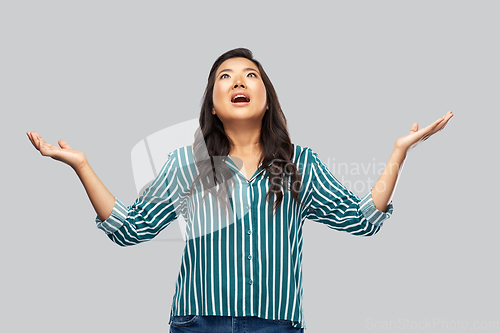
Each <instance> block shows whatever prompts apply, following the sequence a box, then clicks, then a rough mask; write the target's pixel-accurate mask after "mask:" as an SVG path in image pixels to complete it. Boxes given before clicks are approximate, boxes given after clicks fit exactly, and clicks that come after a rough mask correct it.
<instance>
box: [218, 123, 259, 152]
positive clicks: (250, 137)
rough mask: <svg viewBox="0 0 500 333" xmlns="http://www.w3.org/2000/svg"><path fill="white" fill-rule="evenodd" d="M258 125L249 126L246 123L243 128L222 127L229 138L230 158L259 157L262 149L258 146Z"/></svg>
mask: <svg viewBox="0 0 500 333" xmlns="http://www.w3.org/2000/svg"><path fill="white" fill-rule="evenodd" d="M260 130H261V125H260V124H259V125H258V126H257V125H254V126H251V125H249V124H248V123H247V124H246V125H245V126H244V127H235V126H228V127H227V128H226V126H224V131H225V132H226V135H227V136H228V137H229V143H230V145H231V150H230V152H229V155H231V156H260V155H261V153H262V147H261V144H260Z"/></svg>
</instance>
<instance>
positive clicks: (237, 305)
mask: <svg viewBox="0 0 500 333" xmlns="http://www.w3.org/2000/svg"><path fill="white" fill-rule="evenodd" d="M452 116H453V114H452V113H451V111H449V112H448V113H447V114H446V115H445V116H443V117H442V118H439V119H437V120H436V121H435V122H434V123H432V124H431V125H429V126H427V127H425V128H422V129H420V130H419V129H418V124H417V123H414V124H413V125H412V127H411V130H410V133H409V134H408V135H405V136H403V137H400V138H398V139H397V140H396V142H395V144H394V148H393V152H392V155H391V157H390V159H389V161H388V163H387V164H386V167H385V169H384V171H383V173H382V175H381V176H380V178H379V179H378V181H377V183H376V184H375V185H374V187H373V188H372V190H371V191H370V192H369V193H367V194H366V195H365V196H364V197H363V198H359V197H357V196H355V195H353V194H352V193H351V192H350V191H349V190H347V189H346V188H345V187H344V186H343V185H342V184H340V183H339V182H338V180H337V179H336V178H335V177H334V176H333V175H332V174H331V172H330V171H329V170H328V168H327V167H326V165H325V164H324V163H322V162H321V160H320V159H319V158H318V156H317V154H315V153H314V152H313V151H312V150H311V149H310V148H307V147H301V146H298V145H294V144H292V142H291V140H290V137H289V134H288V130H287V127H286V120H285V116H284V114H283V112H282V110H281V107H280V104H279V102H278V98H277V95H276V92H275V90H274V88H273V85H272V83H271V81H270V80H269V78H268V77H267V75H266V73H265V71H264V69H263V68H262V66H261V64H260V63H259V62H258V61H256V60H255V59H253V56H252V53H251V52H250V51H249V50H247V49H242V48H240V49H234V50H231V51H228V52H226V53H225V54H223V55H221V56H220V57H219V58H218V59H217V60H216V61H215V63H214V65H213V66H212V69H211V71H210V74H209V77H208V84H207V87H206V90H205V95H204V100H203V105H202V109H201V113H200V130H198V131H197V133H196V135H195V142H194V143H193V145H191V146H186V147H181V148H179V149H177V150H175V151H173V152H172V153H170V154H169V157H168V159H167V162H166V163H165V164H164V166H163V168H162V170H161V171H160V173H159V174H158V176H157V178H156V179H155V180H154V181H153V183H152V184H151V185H150V186H149V187H148V188H147V189H146V190H145V191H144V192H143V194H142V195H141V196H140V197H139V198H138V199H137V200H136V201H135V203H134V204H133V205H132V206H130V207H127V206H125V205H124V204H123V203H121V202H120V201H119V200H118V199H117V198H115V197H114V196H113V195H112V194H111V193H110V192H109V191H108V190H107V189H106V187H105V186H104V185H103V184H102V182H101V181H100V180H99V178H98V177H97V176H96V175H95V173H94V172H93V171H92V168H91V167H90V165H89V163H88V161H87V159H86V157H85V154H84V153H83V152H80V151H77V150H74V149H72V148H71V147H70V146H69V145H68V144H67V143H66V142H65V141H63V140H60V141H59V145H60V148H58V147H56V146H52V145H50V144H48V143H46V142H44V141H43V139H42V138H41V137H40V136H39V135H38V134H37V133H35V132H28V133H27V135H28V137H29V138H30V140H31V142H32V144H33V145H34V146H35V148H36V149H38V150H39V151H40V153H41V154H42V155H43V156H50V157H52V158H53V159H56V160H59V161H62V162H64V163H66V164H68V165H70V166H71V167H72V168H73V169H74V170H75V172H76V173H77V175H78V176H79V178H80V180H81V181H82V183H83V185H84V187H85V189H86V191H87V194H88V196H89V198H90V200H91V202H92V205H93V206H94V209H95V211H96V213H97V217H96V223H97V227H98V228H100V229H102V230H103V231H104V232H105V233H106V235H107V236H108V237H109V238H110V239H111V240H112V241H114V242H115V243H117V244H119V245H121V246H130V245H134V244H138V243H140V242H144V241H148V240H150V239H152V238H153V237H155V236H156V235H157V234H158V233H159V232H160V231H161V230H163V229H164V228H165V227H167V226H168V225H169V224H170V223H171V222H172V221H173V220H175V219H176V218H177V217H178V216H179V215H182V216H183V217H184V219H185V220H186V221H187V226H186V232H185V236H186V246H185V250H184V255H183V258H182V263H181V268H180V272H179V276H178V279H177V284H176V291H175V295H174V299H173V302H172V310H171V313H170V322H169V324H171V325H170V330H171V332H187V331H189V332H232V331H234V330H236V329H239V330H240V331H242V332H247V331H248V332H252V331H259V332H303V331H304V329H305V328H306V326H305V320H304V316H303V303H302V302H303V297H302V295H303V294H302V226H303V222H304V220H305V219H309V220H313V221H317V222H320V223H324V224H326V225H327V226H328V227H329V228H332V229H336V230H341V231H346V232H349V233H351V234H353V235H363V236H369V235H374V234H375V233H377V232H378V230H379V229H380V228H381V226H382V224H383V221H384V220H386V219H387V218H389V217H390V215H391V213H392V200H391V199H392V195H393V192H394V189H395V185H396V181H397V178H398V174H399V172H400V170H401V169H402V166H403V162H404V160H405V157H406V155H407V153H408V152H409V151H410V150H411V149H412V148H414V147H415V146H417V145H418V144H419V143H420V142H422V141H424V140H426V139H427V138H429V137H430V136H431V135H433V134H435V133H437V132H438V131H440V130H442V129H443V128H444V127H445V125H446V124H447V122H448V121H449V120H450V119H451V117H452Z"/></svg>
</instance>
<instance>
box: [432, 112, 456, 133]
mask: <svg viewBox="0 0 500 333" xmlns="http://www.w3.org/2000/svg"><path fill="white" fill-rule="evenodd" d="M452 117H453V113H451V111H450V112H449V113H447V114H446V115H445V116H443V118H444V119H443V121H441V122H440V123H439V124H438V125H437V126H436V127H435V128H434V129H433V130H432V131H431V132H430V134H435V133H437V132H439V131H441V130H443V128H445V127H446V124H448V121H449V120H450V119H451V118H452Z"/></svg>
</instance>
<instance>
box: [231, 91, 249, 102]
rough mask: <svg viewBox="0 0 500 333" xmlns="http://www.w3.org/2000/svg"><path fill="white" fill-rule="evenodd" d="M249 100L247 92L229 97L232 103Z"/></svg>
mask: <svg viewBox="0 0 500 333" xmlns="http://www.w3.org/2000/svg"><path fill="white" fill-rule="evenodd" d="M249 102H250V97H248V95H247V94H241V93H238V94H234V96H233V97H232V98H231V103H234V104H247V103H249Z"/></svg>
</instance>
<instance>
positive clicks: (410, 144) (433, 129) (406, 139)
mask: <svg viewBox="0 0 500 333" xmlns="http://www.w3.org/2000/svg"><path fill="white" fill-rule="evenodd" d="M451 117H453V112H451V111H448V112H447V113H446V114H445V115H444V116H443V117H441V118H439V119H438V120H436V121H435V122H433V123H432V124H430V125H429V126H427V127H424V128H422V129H420V130H419V129H418V123H413V125H412V127H411V130H410V133H409V134H407V135H405V136H402V137H400V138H398V139H397V140H396V143H395V144H394V148H395V149H397V150H400V151H401V152H403V153H405V154H407V153H408V152H409V151H410V150H412V149H413V148H415V147H416V146H418V145H419V144H420V143H421V142H424V141H425V140H427V139H428V138H430V137H431V136H432V135H434V134H436V133H437V132H439V131H441V130H442V129H443V128H444V127H445V126H446V124H447V123H448V121H449V120H450V119H451Z"/></svg>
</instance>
